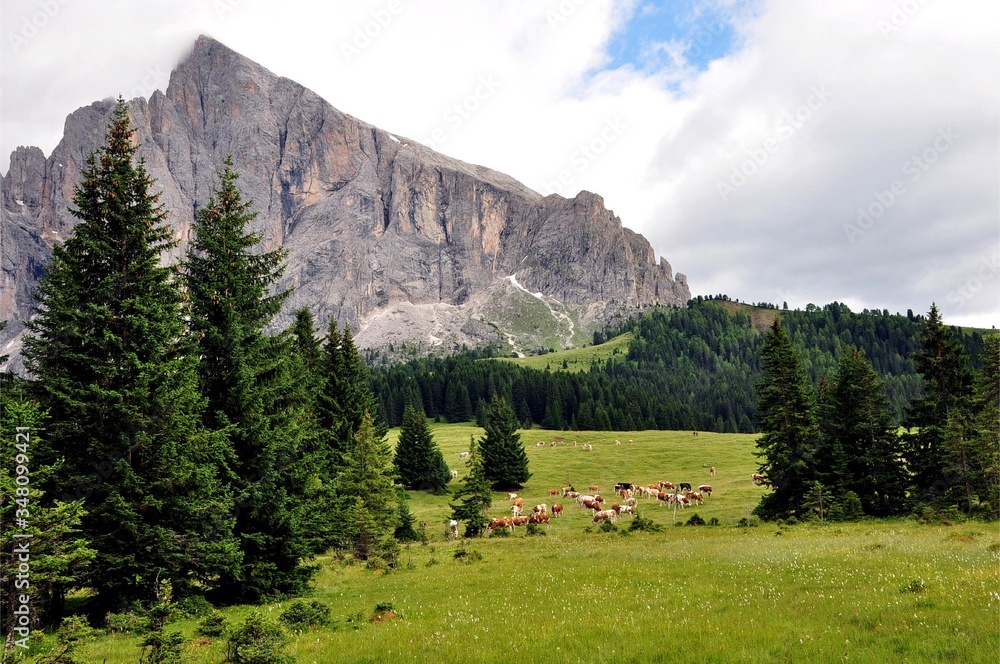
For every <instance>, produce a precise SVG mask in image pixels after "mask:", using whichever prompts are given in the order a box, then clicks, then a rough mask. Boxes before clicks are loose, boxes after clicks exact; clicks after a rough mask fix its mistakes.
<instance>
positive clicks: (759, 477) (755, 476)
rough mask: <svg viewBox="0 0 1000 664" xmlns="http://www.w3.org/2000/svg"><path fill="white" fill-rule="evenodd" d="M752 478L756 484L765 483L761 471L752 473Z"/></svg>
mask: <svg viewBox="0 0 1000 664" xmlns="http://www.w3.org/2000/svg"><path fill="white" fill-rule="evenodd" d="M750 479H751V480H752V481H753V483H754V484H763V483H764V476H763V475H761V474H760V473H752V474H751V475H750Z"/></svg>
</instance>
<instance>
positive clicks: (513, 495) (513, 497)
mask: <svg viewBox="0 0 1000 664" xmlns="http://www.w3.org/2000/svg"><path fill="white" fill-rule="evenodd" d="M515 500H517V494H516V493H508V494H507V501H508V502H511V503H512V502H514V501H515Z"/></svg>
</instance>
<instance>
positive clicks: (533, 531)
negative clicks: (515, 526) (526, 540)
mask: <svg viewBox="0 0 1000 664" xmlns="http://www.w3.org/2000/svg"><path fill="white" fill-rule="evenodd" d="M525 535H526V536H528V537H539V536H541V537H544V536H545V535H548V533H547V532H545V529H544V528H542V527H541V526H540V525H538V524H537V523H529V524H528V526H527V528H526V529H525Z"/></svg>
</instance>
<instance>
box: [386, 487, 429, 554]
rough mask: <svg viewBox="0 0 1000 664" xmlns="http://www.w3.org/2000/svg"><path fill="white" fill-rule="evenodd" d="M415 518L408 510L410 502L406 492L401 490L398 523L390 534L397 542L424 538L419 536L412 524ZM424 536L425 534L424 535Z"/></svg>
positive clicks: (415, 540) (416, 540) (417, 540)
mask: <svg viewBox="0 0 1000 664" xmlns="http://www.w3.org/2000/svg"><path fill="white" fill-rule="evenodd" d="M415 522H416V519H414V518H413V513H412V512H411V511H410V504H409V501H408V500H407V498H406V493H405V492H403V491H400V492H399V525H398V526H396V530H395V531H393V533H392V536H393V537H395V538H396V541H399V542H419V541H422V540H423V539H424V538H422V537H421V535H420V533H418V532H417V531H416V529H415V528H414V527H413V524H414V523H415ZM425 537H426V536H425Z"/></svg>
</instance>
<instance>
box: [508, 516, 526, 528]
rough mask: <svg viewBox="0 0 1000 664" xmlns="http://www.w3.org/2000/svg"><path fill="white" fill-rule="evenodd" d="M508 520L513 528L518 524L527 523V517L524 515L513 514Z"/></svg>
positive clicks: (524, 524) (523, 524)
mask: <svg viewBox="0 0 1000 664" xmlns="http://www.w3.org/2000/svg"><path fill="white" fill-rule="evenodd" d="M510 522H511V526H512V527H514V528H517V527H518V526H526V525H528V517H526V516H515V517H512V518H511V520H510Z"/></svg>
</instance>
